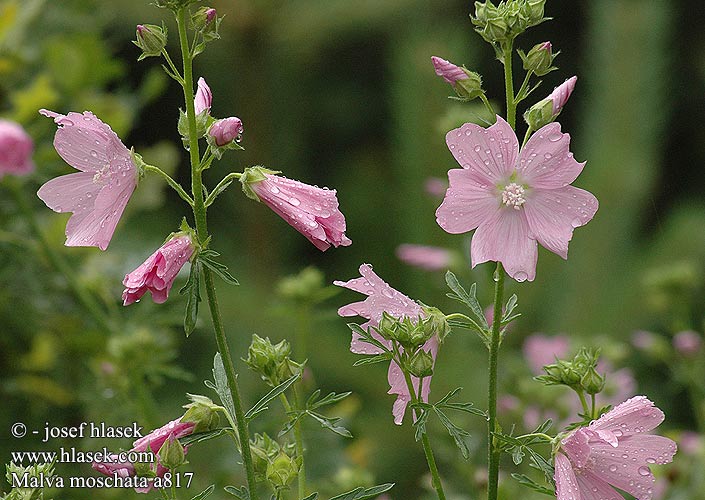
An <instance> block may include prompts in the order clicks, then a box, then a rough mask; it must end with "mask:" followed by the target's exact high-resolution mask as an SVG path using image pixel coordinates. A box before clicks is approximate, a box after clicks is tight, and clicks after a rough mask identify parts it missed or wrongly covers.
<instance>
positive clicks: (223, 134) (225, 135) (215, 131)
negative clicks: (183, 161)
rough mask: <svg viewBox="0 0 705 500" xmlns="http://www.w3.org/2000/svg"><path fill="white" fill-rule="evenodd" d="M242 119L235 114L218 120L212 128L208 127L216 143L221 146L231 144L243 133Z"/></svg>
mask: <svg viewBox="0 0 705 500" xmlns="http://www.w3.org/2000/svg"><path fill="white" fill-rule="evenodd" d="M242 131H243V127H242V120H240V118H237V117H235V116H231V117H230V118H223V119H222V120H218V121H217V122H215V123H214V124H213V125H211V128H209V129H208V134H209V135H210V136H211V137H212V138H213V140H214V141H215V144H216V145H217V146H219V147H222V146H225V145H227V144H230V143H231V142H233V141H234V140H237V138H238V137H239V136H240V134H242Z"/></svg>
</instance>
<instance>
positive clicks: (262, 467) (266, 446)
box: [250, 432, 281, 479]
mask: <svg viewBox="0 0 705 500" xmlns="http://www.w3.org/2000/svg"><path fill="white" fill-rule="evenodd" d="M250 450H251V451H252V458H253V459H254V460H253V462H254V469H255V473H256V474H257V475H258V476H260V477H261V478H262V479H264V478H265V476H266V474H267V466H268V465H269V463H270V462H271V461H272V460H273V459H274V457H276V456H277V455H278V454H279V452H280V450H281V447H280V446H279V443H277V442H276V441H274V440H273V439H272V438H270V437H269V436H268V435H267V433H266V432H265V433H264V434H255V437H254V439H250Z"/></svg>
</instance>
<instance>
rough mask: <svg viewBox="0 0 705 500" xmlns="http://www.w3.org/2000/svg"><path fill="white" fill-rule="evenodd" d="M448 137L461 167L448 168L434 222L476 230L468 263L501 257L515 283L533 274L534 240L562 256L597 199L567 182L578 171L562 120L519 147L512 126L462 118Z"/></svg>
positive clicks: (461, 230)
mask: <svg viewBox="0 0 705 500" xmlns="http://www.w3.org/2000/svg"><path fill="white" fill-rule="evenodd" d="M446 142H447V143H448V147H449V148H450V151H451V153H452V154H453V156H454V157H455V159H456V160H457V161H458V163H460V165H461V166H462V167H463V168H462V169H454V170H450V171H449V172H448V179H449V187H448V191H447V192H446V196H445V199H444V200H443V203H442V204H441V206H440V207H438V210H436V220H437V221H438V224H439V225H440V226H441V227H442V228H443V229H445V230H446V231H447V232H449V233H453V234H459V233H465V232H467V231H472V230H473V229H477V231H475V234H474V236H473V238H472V244H471V251H470V254H471V260H472V266H473V267H475V266H476V265H478V264H481V263H483V262H487V261H498V262H501V263H502V264H503V266H504V269H505V270H506V271H507V273H508V274H509V275H510V276H511V277H512V278H514V279H515V280H517V281H524V280H527V279H528V280H529V281H532V280H533V279H534V278H535V277H536V261H537V258H538V250H537V241H538V242H539V243H541V245H542V246H544V247H545V248H547V249H548V250H550V251H551V252H553V253H556V254H558V255H560V256H561V257H563V258H564V259H566V258H567V257H568V242H569V241H570V240H571V238H572V236H573V230H574V229H575V228H576V227H579V226H582V225H585V224H587V223H588V222H589V221H590V220H591V219H592V218H593V216H594V215H595V212H596V211H597V206H598V203H597V199H596V198H595V197H594V196H593V195H592V194H591V193H589V192H587V191H584V190H582V189H579V188H576V187H573V186H571V185H570V183H571V182H573V181H574V180H575V179H576V178H577V177H578V175H579V174H580V172H581V171H582V170H583V167H584V165H585V164H584V163H578V162H577V161H575V159H574V158H573V154H572V153H571V152H570V151H569V146H570V136H569V135H568V134H563V133H561V126H560V124H559V123H550V124H548V125H546V126H545V127H543V128H541V129H539V130H538V131H537V132H535V133H534V135H532V136H531V138H530V139H529V140H528V142H527V143H526V146H524V148H523V149H522V150H521V152H520V151H519V141H518V140H517V137H516V135H515V133H514V131H513V130H512V128H511V127H510V126H509V124H508V123H507V122H506V121H504V120H503V119H502V117H500V116H497V122H496V123H495V124H494V125H492V126H491V127H489V128H487V129H485V128H482V127H480V126H479V125H475V124H473V123H466V124H465V125H463V126H462V127H460V128H457V129H455V130H451V131H450V132H448V134H447V135H446Z"/></svg>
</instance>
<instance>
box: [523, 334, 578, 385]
mask: <svg viewBox="0 0 705 500" xmlns="http://www.w3.org/2000/svg"><path fill="white" fill-rule="evenodd" d="M522 349H523V351H524V357H525V358H526V361H527V363H529V367H530V368H531V371H532V373H533V374H534V375H539V374H541V373H543V367H544V366H546V365H550V364H551V363H555V362H556V359H561V358H565V357H566V356H568V353H569V352H570V340H568V337H565V336H563V335H556V336H554V337H549V336H547V335H542V334H540V333H535V334H533V335H530V336H529V337H527V338H526V340H525V341H524V347H523V348H522Z"/></svg>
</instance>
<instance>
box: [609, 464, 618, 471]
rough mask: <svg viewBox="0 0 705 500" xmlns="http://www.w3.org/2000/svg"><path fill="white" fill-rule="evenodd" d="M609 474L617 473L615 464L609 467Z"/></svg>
mask: <svg viewBox="0 0 705 500" xmlns="http://www.w3.org/2000/svg"><path fill="white" fill-rule="evenodd" d="M610 472H617V466H616V465H615V464H612V465H610Z"/></svg>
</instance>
